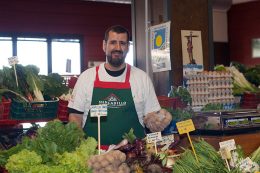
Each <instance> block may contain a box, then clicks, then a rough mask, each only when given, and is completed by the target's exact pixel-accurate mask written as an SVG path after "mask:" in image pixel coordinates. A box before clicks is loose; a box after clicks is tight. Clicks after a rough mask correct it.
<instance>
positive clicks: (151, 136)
mask: <svg viewBox="0 0 260 173" xmlns="http://www.w3.org/2000/svg"><path fill="white" fill-rule="evenodd" d="M146 137H147V143H153V142H157V141H161V140H162V134H161V132H155V133H148V134H147V135H146Z"/></svg>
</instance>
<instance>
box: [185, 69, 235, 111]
mask: <svg viewBox="0 0 260 173" xmlns="http://www.w3.org/2000/svg"><path fill="white" fill-rule="evenodd" d="M187 85H188V86H187V88H188V91H189V92H190V94H191V97H192V106H193V107H203V106H205V105H207V104H209V103H212V104H223V106H224V108H225V109H230V107H232V105H233V104H234V96H233V94H232V87H233V85H232V74H231V73H230V72H222V71H221V72H220V71H203V72H201V73H198V74H192V75H189V76H188V80H187Z"/></svg>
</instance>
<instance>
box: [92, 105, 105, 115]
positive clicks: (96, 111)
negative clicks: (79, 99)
mask: <svg viewBox="0 0 260 173" xmlns="http://www.w3.org/2000/svg"><path fill="white" fill-rule="evenodd" d="M90 116H91V117H104V116H107V104H101V105H91V106H90Z"/></svg>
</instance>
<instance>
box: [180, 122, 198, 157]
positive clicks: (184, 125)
mask: <svg viewBox="0 0 260 173" xmlns="http://www.w3.org/2000/svg"><path fill="white" fill-rule="evenodd" d="M176 126H177V129H178V132H179V134H180V135H181V134H184V133H187V136H188V139H189V141H190V145H191V148H192V151H193V153H194V155H195V158H196V160H197V162H198V161H199V160H198V157H197V154H196V151H195V149H194V147H193V144H192V141H191V138H190V134H189V132H192V131H194V130H195V127H194V124H193V122H192V120H191V119H188V120H186V121H181V122H178V123H176Z"/></svg>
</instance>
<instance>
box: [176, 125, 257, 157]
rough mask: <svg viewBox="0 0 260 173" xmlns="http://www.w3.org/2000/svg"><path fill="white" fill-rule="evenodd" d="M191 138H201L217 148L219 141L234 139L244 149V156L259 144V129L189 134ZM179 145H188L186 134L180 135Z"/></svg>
mask: <svg viewBox="0 0 260 173" xmlns="http://www.w3.org/2000/svg"><path fill="white" fill-rule="evenodd" d="M190 136H191V139H192V140H196V139H198V138H203V139H204V140H205V141H207V142H208V143H209V144H211V145H212V146H214V148H215V149H216V150H219V142H221V141H225V140H229V139H234V140H235V142H236V144H237V145H240V146H241V147H242V149H243V151H244V154H245V156H249V155H250V154H251V153H252V152H254V151H255V150H256V149H257V148H258V147H259V146H260V130H259V131H253V132H248V133H242V134H230V135H227V134H225V135H224V134H223V135H197V134H196V135H190ZM179 145H180V146H183V147H185V148H186V147H188V146H189V145H190V144H189V141H188V137H187V135H186V134H184V135H181V140H180V144H179Z"/></svg>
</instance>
